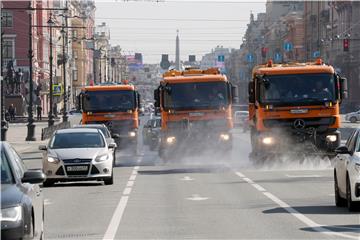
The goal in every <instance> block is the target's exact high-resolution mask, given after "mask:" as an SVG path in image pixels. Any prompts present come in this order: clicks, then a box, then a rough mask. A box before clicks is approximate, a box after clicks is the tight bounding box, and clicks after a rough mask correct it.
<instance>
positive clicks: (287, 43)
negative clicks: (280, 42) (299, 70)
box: [284, 42, 294, 52]
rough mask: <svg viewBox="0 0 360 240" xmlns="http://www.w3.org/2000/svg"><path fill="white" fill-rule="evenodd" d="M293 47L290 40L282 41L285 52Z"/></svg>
mask: <svg viewBox="0 0 360 240" xmlns="http://www.w3.org/2000/svg"><path fill="white" fill-rule="evenodd" d="M293 48H294V46H293V44H292V43H291V42H286V43H284V50H285V51H287V52H290V51H292V50H293Z"/></svg>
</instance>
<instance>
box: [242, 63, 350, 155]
mask: <svg viewBox="0 0 360 240" xmlns="http://www.w3.org/2000/svg"><path fill="white" fill-rule="evenodd" d="M346 82H347V81H346V79H345V78H342V77H340V76H339V75H338V74H337V73H336V72H335V70H334V68H333V67H332V66H329V65H325V64H324V63H323V62H322V61H321V59H318V60H317V61H316V62H310V63H289V64H272V62H271V60H270V61H269V62H268V64H265V65H259V66H256V67H255V68H254V69H253V79H252V80H251V81H250V82H249V119H250V125H251V126H250V130H251V145H252V153H251V155H252V156H255V157H260V159H261V157H264V156H271V153H277V154H282V153H286V152H287V153H289V152H297V151H301V152H302V153H305V152H306V153H309V150H314V151H313V152H315V153H316V154H317V153H319V154H325V155H330V156H331V155H333V154H335V149H336V148H337V147H338V146H339V144H340V141H341V136H340V131H339V128H340V122H341V120H340V113H339V111H340V110H339V109H340V107H339V105H340V104H341V101H342V100H343V99H344V98H346V96H347V84H346ZM256 159H259V158H256Z"/></svg>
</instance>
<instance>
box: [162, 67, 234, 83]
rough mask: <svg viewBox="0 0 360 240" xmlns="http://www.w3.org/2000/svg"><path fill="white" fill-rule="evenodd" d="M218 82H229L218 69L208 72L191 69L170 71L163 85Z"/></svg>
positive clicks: (166, 74)
mask: <svg viewBox="0 0 360 240" xmlns="http://www.w3.org/2000/svg"><path fill="white" fill-rule="evenodd" d="M194 81H196V82H218V81H225V82H226V81H228V80H227V78H226V76H225V75H222V74H221V73H220V70H219V69H218V68H209V69H206V70H201V69H189V70H185V71H177V70H170V71H168V72H166V73H164V74H163V80H162V81H161V82H162V83H186V82H194Z"/></svg>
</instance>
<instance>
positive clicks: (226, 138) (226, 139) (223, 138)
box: [220, 133, 230, 141]
mask: <svg viewBox="0 0 360 240" xmlns="http://www.w3.org/2000/svg"><path fill="white" fill-rule="evenodd" d="M220 139H221V140H223V141H229V140H230V135H229V134H227V133H223V134H220Z"/></svg>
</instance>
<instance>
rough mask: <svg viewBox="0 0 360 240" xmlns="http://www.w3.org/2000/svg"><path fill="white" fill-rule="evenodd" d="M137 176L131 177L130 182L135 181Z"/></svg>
mask: <svg viewBox="0 0 360 240" xmlns="http://www.w3.org/2000/svg"><path fill="white" fill-rule="evenodd" d="M136 176H137V175H136V174H133V175H131V176H130V178H129V180H130V181H135V179H136Z"/></svg>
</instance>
